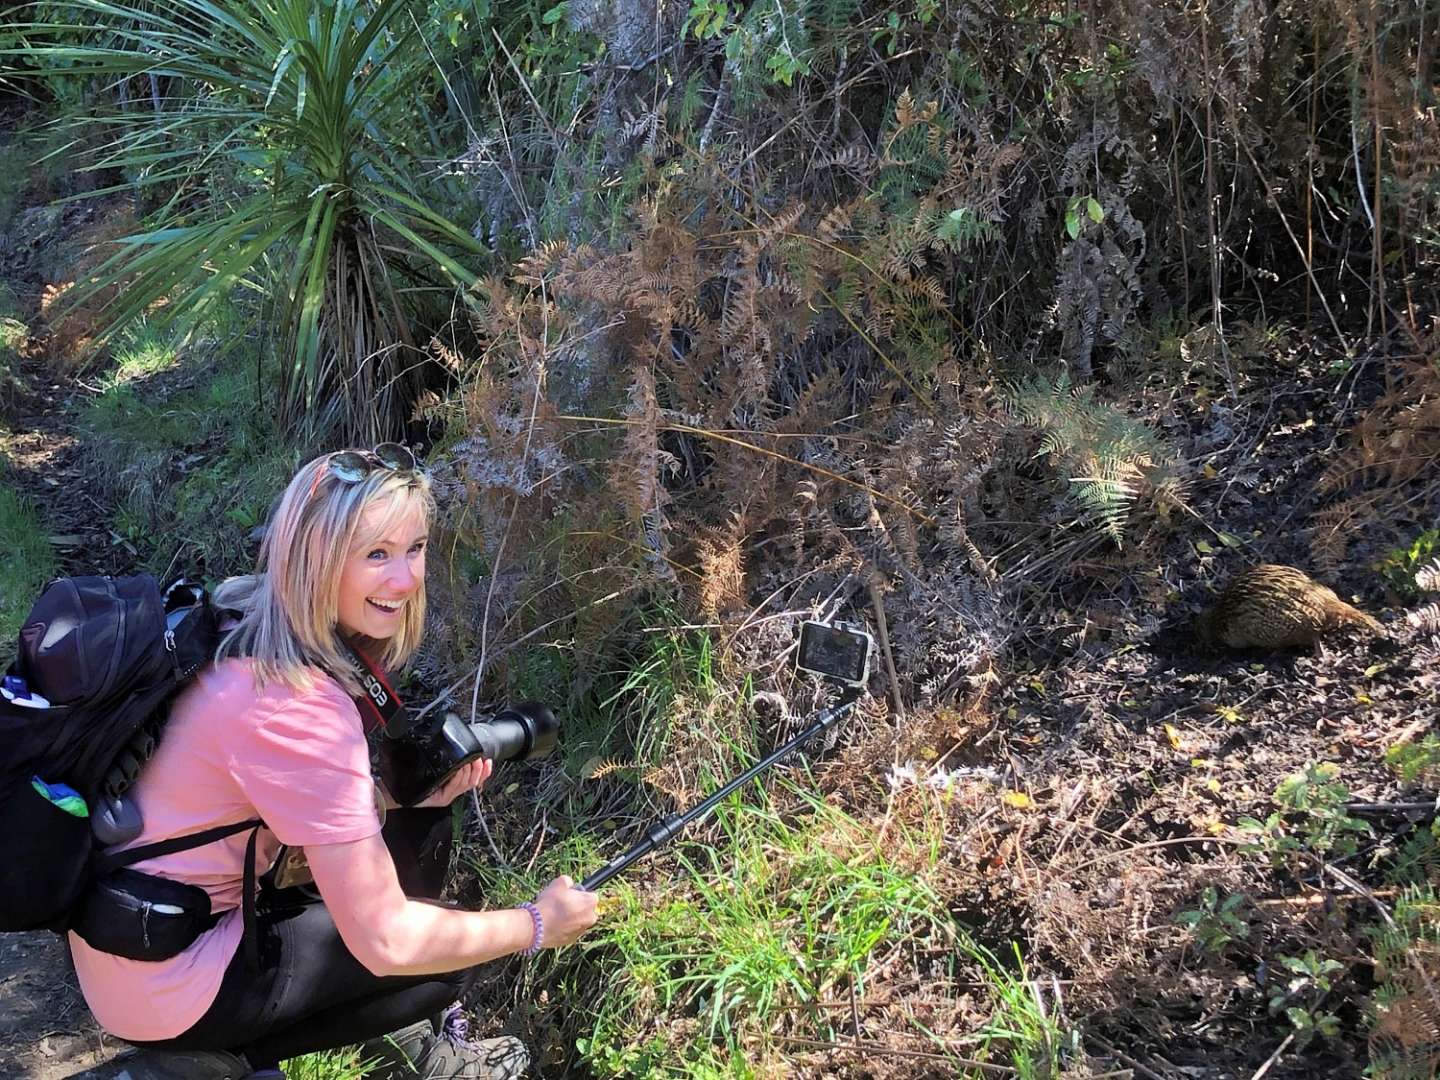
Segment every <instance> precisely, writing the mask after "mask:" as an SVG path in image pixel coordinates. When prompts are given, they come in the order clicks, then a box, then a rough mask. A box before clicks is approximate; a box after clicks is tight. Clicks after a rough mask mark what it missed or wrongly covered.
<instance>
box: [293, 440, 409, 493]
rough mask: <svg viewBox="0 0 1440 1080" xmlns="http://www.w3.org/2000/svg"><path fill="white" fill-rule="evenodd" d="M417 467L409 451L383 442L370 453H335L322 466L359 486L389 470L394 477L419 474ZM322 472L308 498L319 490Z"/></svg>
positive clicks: (353, 451) (338, 451) (345, 481)
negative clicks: (377, 474)
mask: <svg viewBox="0 0 1440 1080" xmlns="http://www.w3.org/2000/svg"><path fill="white" fill-rule="evenodd" d="M419 468H420V466H419V463H418V462H417V461H416V460H415V455H414V454H413V453H412V452H411V451H410V449H409V448H408V447H405V446H402V445H400V444H399V443H394V442H384V443H381V444H380V445H379V446H377V447H375V449H373V450H337V451H336V452H335V453H333V454H331V455H330V457H329V459H328V460H327V461H326V462H325V470H326V471H328V472H329V473H330V475H331V476H333V477H335V479H337V480H339V481H341V482H342V483H345V484H358V483H359V482H360V481H361V480H364V479H365V478H366V477H367V476H369V475H370V474H371V473H372V472H376V471H377V470H380V469H388V470H389V471H391V472H396V473H414V472H418V471H419ZM324 475H325V471H321V470H316V473H315V481H314V483H312V484H311V485H310V496H311V498H314V496H315V492H316V490H317V489H318V488H319V487H320V478H321V477H322V476H324Z"/></svg>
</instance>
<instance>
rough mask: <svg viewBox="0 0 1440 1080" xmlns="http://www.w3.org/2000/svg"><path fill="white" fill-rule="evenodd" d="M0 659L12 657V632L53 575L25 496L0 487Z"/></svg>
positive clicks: (47, 545) (41, 534) (41, 533)
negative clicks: (2, 552)
mask: <svg viewBox="0 0 1440 1080" xmlns="http://www.w3.org/2000/svg"><path fill="white" fill-rule="evenodd" d="M0 551H4V552H5V558H4V560H3V562H0V661H3V662H6V663H8V662H9V660H10V659H11V658H12V657H13V655H14V653H13V643H14V640H15V635H16V634H17V633H18V632H19V630H20V624H21V623H22V622H23V621H24V620H25V616H26V614H27V613H28V612H29V611H30V606H31V605H32V604H33V603H34V602H35V597H36V595H38V593H39V592H40V587H41V586H42V585H44V584H45V583H46V582H47V581H49V580H50V578H52V577H53V576H54V575H55V556H54V554H53V553H52V552H51V550H50V543H49V541H48V540H47V539H46V537H45V531H44V529H43V528H41V525H40V521H39V519H38V518H37V517H36V516H35V511H34V508H33V507H32V506H31V504H30V502H29V500H28V499H26V498H24V497H23V496H21V495H18V494H16V493H15V492H13V491H11V490H10V489H8V488H5V487H0Z"/></svg>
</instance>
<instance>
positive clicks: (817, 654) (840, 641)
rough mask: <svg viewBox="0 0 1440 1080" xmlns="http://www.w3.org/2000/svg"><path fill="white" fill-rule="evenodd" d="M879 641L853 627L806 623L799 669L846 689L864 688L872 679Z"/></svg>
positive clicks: (798, 660)
mask: <svg viewBox="0 0 1440 1080" xmlns="http://www.w3.org/2000/svg"><path fill="white" fill-rule="evenodd" d="M874 648H875V639H874V638H872V637H871V636H870V635H869V634H868V633H866V632H865V631H864V630H861V629H860V628H859V627H856V626H853V625H851V624H850V623H843V622H837V623H822V622H814V621H810V622H805V623H802V624H801V625H800V651H799V653H798V655H797V656H796V657H795V666H796V667H798V668H800V669H801V670H802V671H810V672H813V673H814V674H816V675H822V676H824V677H825V678H827V679H833V680H834V681H835V682H839V683H844V684H845V685H846V686H853V687H856V688H860V687H863V686H864V685H865V682H866V680H867V679H869V677H870V654H871V652H872V651H874Z"/></svg>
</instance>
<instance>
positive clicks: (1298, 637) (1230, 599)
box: [1194, 563, 1385, 649]
mask: <svg viewBox="0 0 1440 1080" xmlns="http://www.w3.org/2000/svg"><path fill="white" fill-rule="evenodd" d="M1350 626H1358V627H1360V628H1361V629H1363V630H1365V631H1368V632H1369V633H1371V634H1374V635H1376V636H1380V637H1383V636H1384V635H1385V628H1384V627H1383V626H1381V625H1380V623H1379V622H1378V621H1376V620H1375V619H1373V618H1371V617H1370V616H1369V615H1366V614H1365V612H1363V611H1361V610H1360V609H1359V608H1356V607H1352V606H1351V605H1350V604H1347V603H1345V601H1344V600H1341V599H1340V597H1338V596H1336V595H1335V591H1334V590H1333V589H1330V588H1328V587H1326V586H1324V585H1321V584H1320V583H1319V582H1318V581H1316V580H1314V579H1313V578H1312V577H1310V575H1308V574H1306V573H1305V572H1304V571H1303V570H1296V569H1295V568H1294V567H1293V566H1276V565H1274V564H1272V563H1265V564H1262V565H1260V566H1254V567H1251V568H1250V569H1249V570H1246V571H1244V572H1243V573H1241V574H1239V575H1238V576H1237V577H1235V579H1234V580H1232V581H1231V582H1230V584H1228V585H1227V586H1225V589H1224V591H1222V592H1221V593H1220V597H1219V599H1218V600H1217V601H1216V602H1215V605H1214V607H1212V608H1211V609H1210V610H1209V611H1207V612H1206V613H1205V614H1203V615H1201V616H1200V617H1199V618H1198V619H1196V620H1195V624H1194V632H1195V636H1196V638H1197V639H1198V640H1199V642H1200V643H1201V644H1203V645H1223V646H1227V647H1229V648H1231V649H1285V648H1300V647H1303V646H1306V645H1317V644H1318V643H1319V641H1320V638H1321V637H1322V636H1323V635H1325V634H1328V633H1330V632H1332V631H1335V630H1339V629H1342V628H1344V627H1350Z"/></svg>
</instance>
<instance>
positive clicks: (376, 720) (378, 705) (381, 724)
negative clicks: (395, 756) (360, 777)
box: [340, 637, 410, 736]
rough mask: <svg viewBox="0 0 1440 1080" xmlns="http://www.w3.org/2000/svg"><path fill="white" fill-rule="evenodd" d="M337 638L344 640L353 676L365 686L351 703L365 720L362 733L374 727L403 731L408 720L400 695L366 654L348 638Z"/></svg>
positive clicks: (405, 729) (395, 732) (393, 734)
mask: <svg viewBox="0 0 1440 1080" xmlns="http://www.w3.org/2000/svg"><path fill="white" fill-rule="evenodd" d="M340 640H341V641H342V642H344V643H345V648H346V649H347V650H348V651H349V653H350V664H351V668H352V669H353V670H354V672H355V677H356V678H357V679H359V680H360V685H361V686H362V687H364V689H365V693H364V694H362V695H360V696H358V697H356V698H355V704H356V706H358V707H359V709H360V718H361V719H362V720H363V721H364V722H365V732H366V734H369V733H370V732H372V731H375V730H376V729H381V730H384V732H385V733H386V734H387V735H392V736H396V735H403V734H405V732H406V731H407V730H408V729H409V727H410V720H409V716H408V714H407V713H406V710H405V703H404V702H403V701H401V700H400V695H399V694H397V693H396V692H395V689H394V687H392V686H391V685H390V683H389V682H388V681H387V680H386V678H385V676H384V675H383V674H381V672H380V669H379V668H377V667H376V666H375V665H374V664H372V663H371V662H370V658H369V657H367V656H366V655H365V654H364V653H363V652H361V651H360V650H359V649H357V648H356V647H355V646H354V645H352V644H351V643H350V641H349V640H348V639H346V638H344V637H341V638H340Z"/></svg>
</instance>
